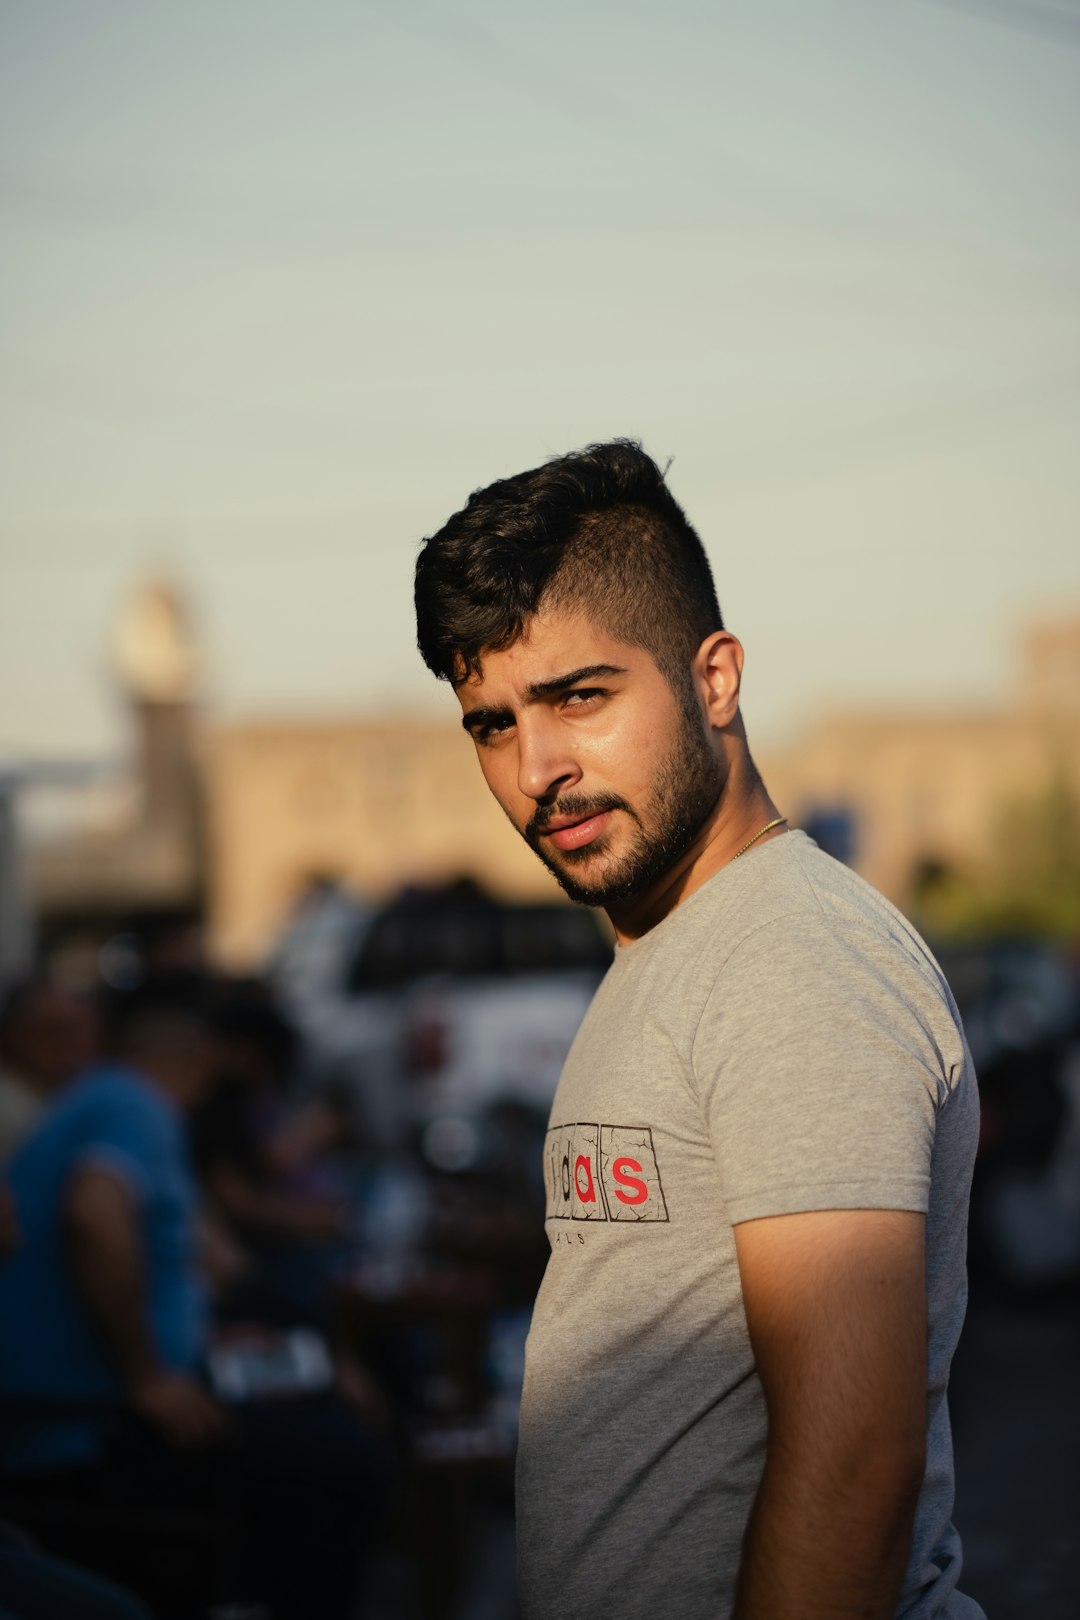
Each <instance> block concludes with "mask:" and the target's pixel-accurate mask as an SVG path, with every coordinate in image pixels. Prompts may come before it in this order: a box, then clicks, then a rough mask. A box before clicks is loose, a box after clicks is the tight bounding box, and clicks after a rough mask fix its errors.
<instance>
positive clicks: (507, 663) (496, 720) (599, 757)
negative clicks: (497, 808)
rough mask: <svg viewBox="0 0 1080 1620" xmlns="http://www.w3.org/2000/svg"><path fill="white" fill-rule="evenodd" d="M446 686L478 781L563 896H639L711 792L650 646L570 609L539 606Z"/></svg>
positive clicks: (719, 781)
mask: <svg viewBox="0 0 1080 1620" xmlns="http://www.w3.org/2000/svg"><path fill="white" fill-rule="evenodd" d="M457 691H458V698H459V699H460V702H461V707H462V718H463V723H464V725H465V728H466V730H467V731H469V733H470V734H471V736H472V737H473V740H474V742H475V743H476V750H477V754H478V756H479V759H480V764H481V767H482V769H483V772H484V776H485V778H486V779H487V783H488V786H489V787H490V788H491V791H492V792H493V793H494V795H495V797H496V799H498V801H499V803H500V804H501V805H502V807H503V809H504V810H505V811H506V814H507V815H508V816H509V818H510V820H511V821H512V822H513V824H514V826H515V827H516V828H517V829H518V831H519V832H520V833H521V834H522V836H523V837H524V838H525V839H526V840H527V841H528V843H529V844H530V846H531V847H532V848H533V849H534V850H535V851H536V853H537V854H538V855H539V857H540V859H541V860H542V861H543V862H544V864H545V866H547V867H549V868H550V870H551V871H552V872H553V873H554V875H555V876H556V878H558V880H559V882H560V883H561V884H562V886H563V888H564V889H565V890H566V892H567V894H568V895H569V896H570V898H571V899H572V900H577V901H581V902H582V903H584V904H587V905H600V906H607V907H611V906H619V905H621V904H624V903H626V902H631V901H634V900H637V899H639V898H641V897H644V896H645V895H647V894H648V893H649V891H650V890H651V889H652V888H653V887H654V886H655V885H657V884H658V883H659V882H660V881H661V880H662V879H663V878H664V877H665V875H666V874H667V873H669V872H670V871H671V869H672V868H673V867H674V866H675V865H676V864H677V862H679V860H680V859H681V858H682V857H683V856H684V855H685V854H686V852H687V851H688V850H689V849H690V848H691V846H692V845H693V843H694V841H695V839H696V838H697V836H698V834H699V832H700V831H701V828H702V826H703V824H704V822H705V820H706V818H707V817H708V815H709V813H710V811H711V810H712V808H713V806H714V805H715V804H716V801H717V799H718V798H719V796H720V791H721V789H722V787H723V781H724V773H723V768H722V766H721V764H720V762H719V760H718V759H717V758H716V756H715V755H714V753H713V750H712V748H711V746H710V743H709V738H708V734H707V731H706V728H705V723H704V720H703V719H702V720H697V719H696V718H695V717H694V716H692V715H691V714H689V713H687V712H686V710H685V709H684V708H683V707H682V706H681V705H680V703H679V701H678V700H677V698H676V696H675V693H674V692H673V691H672V689H671V686H670V685H669V683H668V681H667V680H666V678H665V677H664V676H663V675H662V674H661V672H660V670H659V669H658V668H657V666H656V664H655V662H654V661H653V659H652V657H651V655H650V654H649V653H647V652H645V651H644V650H643V649H642V648H640V647H632V646H629V645H628V644H627V643H626V642H622V641H618V640H616V639H615V638H614V637H613V636H611V635H609V634H607V633H606V632H605V631H603V630H601V629H598V628H597V627H596V626H595V625H593V624H592V623H590V621H589V620H587V619H586V618H584V617H582V616H581V615H579V614H571V613H552V614H544V613H541V614H538V615H537V617H536V618H535V619H533V620H531V621H530V623H529V625H528V626H527V628H526V632H525V634H524V635H523V636H522V637H521V638H520V639H519V640H518V641H516V642H514V643H513V644H512V645H511V646H509V647H506V648H504V649H503V650H502V651H501V652H489V653H487V654H485V656H484V659H483V665H482V669H481V671H480V674H479V675H478V676H474V677H473V678H471V679H470V680H468V681H465V682H464V683H463V684H462V685H461V686H459V687H458V689H457Z"/></svg>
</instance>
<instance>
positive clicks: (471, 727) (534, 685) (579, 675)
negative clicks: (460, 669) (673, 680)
mask: <svg viewBox="0 0 1080 1620" xmlns="http://www.w3.org/2000/svg"><path fill="white" fill-rule="evenodd" d="M625 674H626V670H625V669H624V668H623V667H622V665H621V664H584V665H582V667H581V668H580V669H571V670H567V672H566V673H565V674H563V675H552V676H550V677H549V678H548V679H547V680H546V681H532V682H531V683H530V684H529V685H528V686H527V687H526V688H525V701H526V703H542V702H543V700H544V699H545V698H549V697H557V696H558V694H559V693H560V692H565V691H566V690H567V689H568V688H569V687H571V686H577V685H578V683H579V682H581V681H592V680H596V678H597V677H598V676H605V677H606V676H609V675H625ZM510 712H511V711H510V709H509V708H508V707H507V706H506V705H505V704H492V705H490V706H486V707H484V708H479V709H470V710H469V712H468V714H463V715H462V717H461V723H462V725H463V726H464V727H465V730H466V731H467V732H469V733H470V734H471V733H472V732H474V731H480V730H482V729H483V727H484V726H489V725H493V724H494V723H495V721H497V720H505V719H506V717H507V715H508V714H510Z"/></svg>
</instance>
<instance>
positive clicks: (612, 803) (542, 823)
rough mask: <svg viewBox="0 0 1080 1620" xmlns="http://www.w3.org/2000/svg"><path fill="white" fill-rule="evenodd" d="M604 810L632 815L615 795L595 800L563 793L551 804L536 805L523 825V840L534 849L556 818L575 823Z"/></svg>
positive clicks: (624, 801)
mask: <svg viewBox="0 0 1080 1620" xmlns="http://www.w3.org/2000/svg"><path fill="white" fill-rule="evenodd" d="M605 810H625V811H627V812H628V814H630V815H633V813H634V812H633V811H632V810H631V809H630V806H629V805H628V804H627V802H626V800H625V799H620V798H619V796H618V794H617V793H603V794H601V795H600V796H599V797H598V798H595V799H589V798H586V797H585V796H584V794H581V793H564V794H563V796H562V797H561V798H559V799H556V800H554V802H553V803H551V804H541V805H537V807H536V809H535V810H534V811H533V813H532V815H531V816H530V817H529V819H528V821H527V823H526V825H525V838H526V840H527V841H528V842H529V843H530V844H531V845H532V846H533V848H534V849H535V848H536V845H537V843H538V841H539V839H540V837H541V836H542V834H543V833H545V832H546V831H547V829H548V827H549V826H550V824H551V822H553V821H554V820H555V818H556V817H557V816H559V817H561V816H572V817H573V818H574V820H575V821H585V820H586V819H587V818H588V817H589V816H598V815H601V814H602V813H603V812H604V811H605Z"/></svg>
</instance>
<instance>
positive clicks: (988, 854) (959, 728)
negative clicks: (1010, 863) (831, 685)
mask: <svg viewBox="0 0 1080 1620" xmlns="http://www.w3.org/2000/svg"><path fill="white" fill-rule="evenodd" d="M1017 650H1018V653H1019V658H1018V665H1019V667H1018V669H1017V670H1016V674H1015V677H1014V679H1013V682H1012V691H1013V698H1012V701H1011V702H1010V703H1008V704H1007V705H1006V706H1005V707H1003V708H1001V709H951V708H949V707H947V706H945V705H942V706H941V707H940V708H934V709H917V710H909V711H882V710H850V711H846V712H834V713H832V714H825V715H823V716H822V717H821V718H820V719H819V720H817V721H816V722H815V723H813V724H812V725H810V726H808V727H807V728H806V729H805V730H804V731H802V732H801V733H800V735H799V737H798V739H797V741H796V742H794V743H793V744H792V745H791V746H790V747H789V748H787V749H784V750H779V751H777V752H775V753H773V754H771V755H769V756H768V757H766V756H762V759H761V761H760V764H761V767H762V772H763V775H764V776H765V780H766V781H767V783H768V785H769V790H770V792H771V793H772V796H773V798H774V799H775V800H776V801H777V803H778V804H780V805H781V806H782V807H783V808H784V809H785V810H786V811H787V812H788V814H789V815H790V816H791V819H792V821H793V823H794V824H795V825H797V826H802V827H806V828H807V829H808V830H809V831H811V832H813V833H814V835H815V836H816V837H818V839H819V842H821V843H823V844H825V845H826V846H830V845H831V846H832V847H833V852H834V853H836V854H838V855H840V856H841V857H842V858H843V859H846V860H849V861H850V862H851V864H852V865H854V866H855V867H856V868H857V869H858V870H859V871H860V872H862V874H863V875H864V876H865V877H867V878H868V879H869V880H870V882H871V883H873V884H875V885H876V886H877V887H878V888H879V889H881V890H882V891H883V892H884V893H885V894H887V895H888V896H889V897H890V898H891V899H893V900H895V901H896V902H897V903H898V904H900V905H904V904H905V903H907V902H909V900H910V897H911V893H912V890H913V888H914V887H915V886H917V884H918V882H919V879H920V874H921V873H923V872H925V871H926V870H927V869H928V868H933V867H941V868H945V869H948V870H952V871H956V872H959V873H963V874H966V875H968V876H971V877H973V878H974V879H976V880H978V878H979V877H980V876H985V875H987V874H988V873H989V871H990V869H991V867H992V865H993V863H995V862H996V861H997V860H998V858H999V856H1000V852H1001V848H1002V840H1003V838H1007V837H1008V829H1009V826H1010V823H1011V822H1012V823H1015V821H1016V819H1017V813H1018V812H1022V811H1023V810H1024V809H1025V808H1026V807H1030V806H1033V805H1036V804H1038V803H1039V802H1040V801H1048V800H1049V799H1050V798H1051V796H1053V795H1055V794H1057V795H1061V794H1064V795H1065V797H1066V798H1067V799H1071V802H1072V804H1073V805H1077V804H1078V803H1080V618H1070V619H1064V620H1061V621H1059V622H1055V623H1042V624H1038V625H1035V626H1032V627H1031V628H1030V629H1029V630H1028V631H1027V633H1026V634H1025V635H1024V636H1023V637H1022V638H1021V640H1020V643H1019V647H1018V649H1017Z"/></svg>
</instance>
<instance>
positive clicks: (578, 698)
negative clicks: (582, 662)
mask: <svg viewBox="0 0 1080 1620" xmlns="http://www.w3.org/2000/svg"><path fill="white" fill-rule="evenodd" d="M606 695H607V694H606V692H605V691H604V689H603V687H602V686H578V687H575V688H574V690H573V691H572V692H567V694H566V696H565V698H564V699H563V707H564V708H568V709H589V708H592V706H593V704H594V703H598V702H599V701H600V699H601V698H602V697H606Z"/></svg>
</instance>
